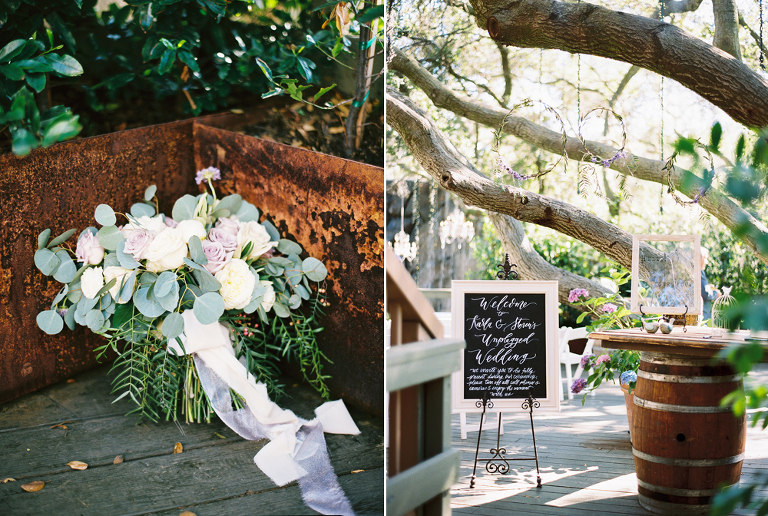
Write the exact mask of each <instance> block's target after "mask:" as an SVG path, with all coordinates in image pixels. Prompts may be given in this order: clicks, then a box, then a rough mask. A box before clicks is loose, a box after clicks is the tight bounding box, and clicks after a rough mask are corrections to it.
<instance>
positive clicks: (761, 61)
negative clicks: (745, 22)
mask: <svg viewBox="0 0 768 516" xmlns="http://www.w3.org/2000/svg"><path fill="white" fill-rule="evenodd" d="M757 5H758V6H759V8H760V69H761V70H762V71H765V63H763V54H764V52H763V48H764V47H763V0H759V1H758V2H757Z"/></svg>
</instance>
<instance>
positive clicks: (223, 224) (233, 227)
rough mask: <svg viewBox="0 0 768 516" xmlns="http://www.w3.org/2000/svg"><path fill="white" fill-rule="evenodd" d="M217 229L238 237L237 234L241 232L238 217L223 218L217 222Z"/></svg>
mask: <svg viewBox="0 0 768 516" xmlns="http://www.w3.org/2000/svg"><path fill="white" fill-rule="evenodd" d="M216 227H217V228H219V229H223V230H224V231H226V232H227V233H230V234H232V235H235V236H237V233H238V232H239V231H240V222H239V221H238V220H237V215H232V216H231V217H221V218H220V219H219V220H217V221H216Z"/></svg>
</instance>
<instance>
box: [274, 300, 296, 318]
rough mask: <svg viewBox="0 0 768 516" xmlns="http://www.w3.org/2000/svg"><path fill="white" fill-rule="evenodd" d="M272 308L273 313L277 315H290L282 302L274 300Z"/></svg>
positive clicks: (283, 316)
mask: <svg viewBox="0 0 768 516" xmlns="http://www.w3.org/2000/svg"><path fill="white" fill-rule="evenodd" d="M272 310H274V311H275V315H277V316H278V317H282V318H286V317H290V316H291V311H290V310H289V309H288V307H287V306H285V305H284V304H282V303H278V302H275V304H274V305H272Z"/></svg>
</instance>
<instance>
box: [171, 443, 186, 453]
mask: <svg viewBox="0 0 768 516" xmlns="http://www.w3.org/2000/svg"><path fill="white" fill-rule="evenodd" d="M183 451H184V447H183V446H182V445H181V443H176V444H175V445H174V446H173V453H181V452H183Z"/></svg>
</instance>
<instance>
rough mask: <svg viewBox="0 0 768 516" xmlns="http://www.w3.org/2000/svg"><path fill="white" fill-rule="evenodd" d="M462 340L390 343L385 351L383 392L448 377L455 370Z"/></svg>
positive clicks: (462, 343) (457, 366)
mask: <svg viewBox="0 0 768 516" xmlns="http://www.w3.org/2000/svg"><path fill="white" fill-rule="evenodd" d="M463 349H464V341H463V340H456V339H434V340H426V341H423V342H414V343H411V344H408V345H406V346H394V347H392V348H390V349H389V350H387V371H386V375H387V391H389V392H393V391H399V390H400V389H404V388H406V387H411V386H413V385H421V384H423V383H427V382H430V381H432V380H435V379H437V378H442V377H444V376H450V375H451V374H452V373H453V372H454V371H457V370H458V369H459V363H460V358H461V355H460V353H461V350H463Z"/></svg>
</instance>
